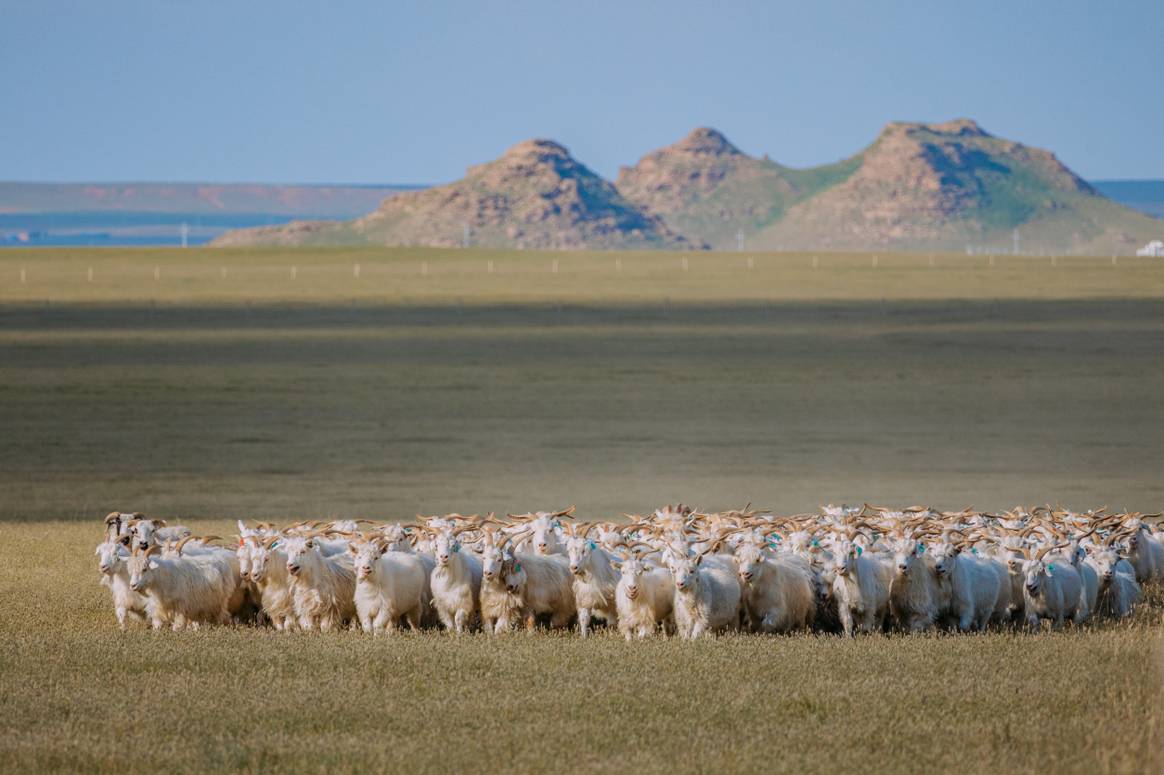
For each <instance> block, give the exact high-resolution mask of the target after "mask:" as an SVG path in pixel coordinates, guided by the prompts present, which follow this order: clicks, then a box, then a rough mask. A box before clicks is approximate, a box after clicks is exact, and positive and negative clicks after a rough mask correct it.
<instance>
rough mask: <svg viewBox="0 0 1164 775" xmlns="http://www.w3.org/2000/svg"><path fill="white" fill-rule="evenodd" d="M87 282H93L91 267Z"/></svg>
mask: <svg viewBox="0 0 1164 775" xmlns="http://www.w3.org/2000/svg"><path fill="white" fill-rule="evenodd" d="M89 282H93V267H89Z"/></svg>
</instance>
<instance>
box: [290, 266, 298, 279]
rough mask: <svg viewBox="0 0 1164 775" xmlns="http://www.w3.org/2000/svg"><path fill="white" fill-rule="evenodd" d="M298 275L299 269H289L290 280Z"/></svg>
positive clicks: (294, 267)
mask: <svg viewBox="0 0 1164 775" xmlns="http://www.w3.org/2000/svg"><path fill="white" fill-rule="evenodd" d="M298 274H299V267H297V266H293V267H291V279H292V280H294V279H295V278H296V276H298Z"/></svg>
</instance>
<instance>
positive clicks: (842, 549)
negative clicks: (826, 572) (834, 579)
mask: <svg viewBox="0 0 1164 775" xmlns="http://www.w3.org/2000/svg"><path fill="white" fill-rule="evenodd" d="M861 551H862V549H861V547H859V546H857V545H856V544H854V543H853V542H852V541H847V540H845V541H838V542H837V543H836V545H835V546H834V547H833V571H834V572H835V573H836V575H838V576H848V575H849V573H850V572H852V570H853V566H854V565H855V564H856V563H857V557H858V555H860V554H861Z"/></svg>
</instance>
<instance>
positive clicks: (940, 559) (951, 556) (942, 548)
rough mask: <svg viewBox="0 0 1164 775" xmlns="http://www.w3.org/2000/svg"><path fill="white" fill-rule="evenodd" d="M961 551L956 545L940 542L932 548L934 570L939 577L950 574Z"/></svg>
mask: <svg viewBox="0 0 1164 775" xmlns="http://www.w3.org/2000/svg"><path fill="white" fill-rule="evenodd" d="M960 551H961V550H960V549H959V547H958V546H957V545H956V544H951V543H946V542H944V541H943V542H942V543H940V544H938V545H937V546H936V547H934V570H935V571H937V574H938V575H939V576H945V575H946V574H948V573H952V572H953V570H954V563H956V562H957V561H958V553H959V552H960Z"/></svg>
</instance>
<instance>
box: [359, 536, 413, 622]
mask: <svg viewBox="0 0 1164 775" xmlns="http://www.w3.org/2000/svg"><path fill="white" fill-rule="evenodd" d="M385 544H386V542H385V541H383V539H381V540H380V541H374V540H371V541H370V540H366V539H363V540H360V541H356V542H353V543H352V544H351V545H350V547H349V552H350V553H351V555H352V559H353V562H354V564H355V569H356V592H355V603H356V615H357V617H358V618H359V621H360V626H361V627H363V629H364V632H371V633H374V634H378V633H380V632H388V633H392V632H394V631H395V630H396V626H397V623H398V622H399V621H400V619H401V618H403V619H404V620H405V621H407V622H408V626H409V627H411V628H412V629H414V630H418V629H420V625H421V621H422V620H423V618H424V612H425V609H427V608H428V606H429V605H430V604H431V603H432V594H431V592H430V590H429V584H428V571H427V568H426V566H425V564H424V563H423V562H422V561H421V559H420V558H419V557H418V556H416V555H415V554H412V553H411V552H390V551H385Z"/></svg>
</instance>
